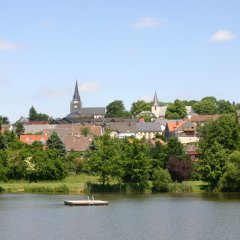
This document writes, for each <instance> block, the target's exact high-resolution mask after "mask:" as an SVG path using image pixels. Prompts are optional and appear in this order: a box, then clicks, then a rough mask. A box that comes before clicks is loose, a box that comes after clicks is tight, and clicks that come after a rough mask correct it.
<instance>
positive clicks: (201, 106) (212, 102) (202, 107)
mask: <svg viewBox="0 0 240 240" xmlns="http://www.w3.org/2000/svg"><path fill="white" fill-rule="evenodd" d="M193 110H194V112H196V113H198V114H216V113H218V108H217V99H216V98H215V97H205V98H203V99H202V100H201V101H199V102H196V103H195V104H193Z"/></svg>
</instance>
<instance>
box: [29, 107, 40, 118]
mask: <svg viewBox="0 0 240 240" xmlns="http://www.w3.org/2000/svg"><path fill="white" fill-rule="evenodd" d="M29 120H30V121H36V120H38V113H37V111H36V109H35V108H34V107H33V106H32V107H31V108H30V110H29Z"/></svg>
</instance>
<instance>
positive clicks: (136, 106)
mask: <svg viewBox="0 0 240 240" xmlns="http://www.w3.org/2000/svg"><path fill="white" fill-rule="evenodd" d="M142 111H151V103H147V102H145V101H144V100H139V101H137V102H134V103H133V104H132V107H131V114H132V115H133V116H136V115H137V114H139V113H140V112H142Z"/></svg>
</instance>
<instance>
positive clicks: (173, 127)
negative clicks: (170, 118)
mask: <svg viewBox="0 0 240 240" xmlns="http://www.w3.org/2000/svg"><path fill="white" fill-rule="evenodd" d="M186 121H188V119H187V120H179V121H175V122H168V123H167V126H168V130H169V132H173V131H175V130H177V129H178V128H180V127H181V126H182V125H183V124H184V123H185V122H186Z"/></svg>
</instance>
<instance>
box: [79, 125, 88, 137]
mask: <svg viewBox="0 0 240 240" xmlns="http://www.w3.org/2000/svg"><path fill="white" fill-rule="evenodd" d="M80 131H81V134H82V135H83V136H84V137H87V136H88V135H89V134H90V129H89V128H88V127H83V128H81V130H80Z"/></svg>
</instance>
